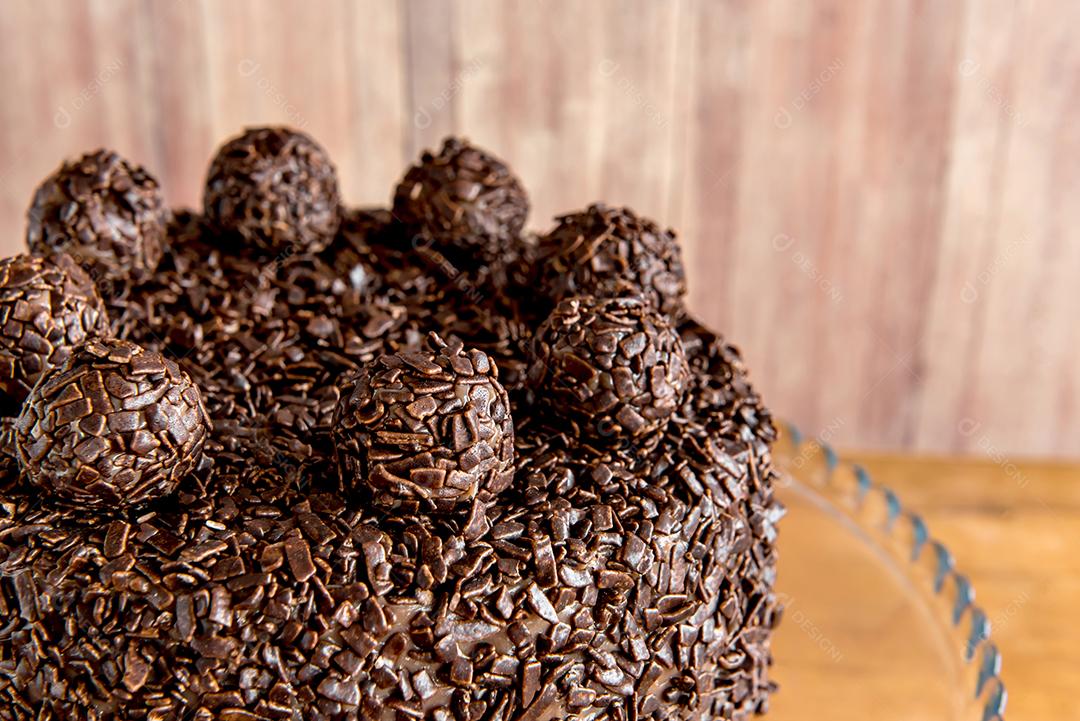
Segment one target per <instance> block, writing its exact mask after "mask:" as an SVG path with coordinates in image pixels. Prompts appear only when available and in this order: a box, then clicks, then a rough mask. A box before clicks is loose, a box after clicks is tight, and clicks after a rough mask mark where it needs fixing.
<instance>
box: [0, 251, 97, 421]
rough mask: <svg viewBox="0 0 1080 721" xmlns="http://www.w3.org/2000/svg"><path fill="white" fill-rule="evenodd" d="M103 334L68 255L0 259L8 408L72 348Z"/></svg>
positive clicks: (1, 354)
mask: <svg viewBox="0 0 1080 721" xmlns="http://www.w3.org/2000/svg"><path fill="white" fill-rule="evenodd" d="M108 333H109V318H108V315H107V314H106V311H105V304H104V303H103V302H102V300H101V296H100V295H98V292H97V289H96V288H95V287H94V282H93V281H92V280H91V279H90V276H88V275H87V274H86V272H85V271H83V269H82V268H80V267H79V266H78V265H76V263H75V261H73V260H72V259H71V257H70V256H68V255H67V254H64V253H58V254H56V255H53V256H50V257H48V258H36V257H34V256H30V255H17V256H15V257H13V258H5V259H3V260H0V392H2V394H3V395H4V396H5V397H6V399H7V400H8V401H9V402H10V403H12V404H14V405H16V406H17V405H19V404H21V403H22V402H23V401H24V400H25V399H26V396H27V395H28V394H29V393H30V389H31V388H33V387H34V384H35V383H37V381H38V378H40V377H41V374H42V373H44V372H45V371H46V370H48V369H49V368H52V367H53V366H57V365H60V364H61V363H63V362H64V361H65V360H67V358H68V356H70V355H71V350H72V348H74V347H75V346H77V345H79V344H81V343H83V342H85V341H86V339H87V338H89V337H91V336H99V335H108Z"/></svg>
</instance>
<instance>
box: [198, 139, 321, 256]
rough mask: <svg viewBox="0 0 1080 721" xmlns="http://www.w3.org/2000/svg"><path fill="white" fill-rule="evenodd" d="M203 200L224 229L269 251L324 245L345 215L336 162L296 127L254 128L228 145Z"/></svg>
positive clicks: (303, 249) (214, 164) (217, 158)
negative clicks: (342, 208) (342, 211)
mask: <svg viewBox="0 0 1080 721" xmlns="http://www.w3.org/2000/svg"><path fill="white" fill-rule="evenodd" d="M203 203H204V206H205V212H206V217H207V218H208V219H210V221H212V222H213V223H214V224H216V225H217V226H218V227H219V228H220V229H222V230H225V231H227V232H232V233H236V234H237V235H238V236H239V237H240V238H242V239H243V240H244V242H246V243H248V244H250V245H252V246H254V247H256V248H258V249H260V250H262V251H266V252H269V253H283V252H317V251H319V250H322V249H323V248H325V247H326V246H327V245H329V243H330V241H332V240H333V239H334V233H336V232H337V229H338V225H339V223H340V222H341V198H340V195H339V192H338V181H337V171H336V170H335V169H334V165H333V163H331V162H330V158H329V157H328V156H327V154H326V151H325V150H323V149H322V147H321V146H320V145H319V144H318V143H316V142H315V141H314V140H312V139H311V138H310V137H309V136H308V135H306V134H304V133H301V132H300V131H298V130H293V129H291V128H277V127H275V128H251V129H249V130H247V131H245V132H244V134H243V135H240V136H239V137H236V138H233V139H232V140H230V141H229V142H227V143H225V145H223V146H221V148H220V149H219V150H218V153H217V155H216V156H215V157H214V160H213V162H211V163H210V171H209V173H208V175H207V178H206V189H205V195H204V198H203Z"/></svg>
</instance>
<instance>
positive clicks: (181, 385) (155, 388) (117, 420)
mask: <svg viewBox="0 0 1080 721" xmlns="http://www.w3.org/2000/svg"><path fill="white" fill-rule="evenodd" d="M209 425H210V419H209V417H208V416H207V415H206V410H205V409H204V408H203V402H202V395H201V393H200V392H199V388H198V386H196V385H195V384H194V383H193V382H192V380H191V377H190V376H189V375H188V374H187V373H185V372H184V371H182V370H181V369H180V367H179V366H178V365H177V364H176V363H175V362H173V361H171V360H168V359H166V358H164V357H162V356H161V355H160V354H158V353H155V352H153V351H148V350H145V349H143V348H141V347H139V346H138V345H136V344H134V343H131V342H130V341H125V340H117V339H92V340H90V341H89V342H87V343H86V344H85V345H84V346H81V347H80V348H79V349H77V350H76V351H75V352H74V353H73V354H72V355H71V357H70V358H68V360H67V361H65V362H64V364H63V365H61V366H59V367H57V368H54V369H51V370H49V371H47V372H46V373H45V375H44V376H42V379H41V382H40V383H39V384H38V385H37V386H35V387H34V390H33V391H32V392H31V394H30V397H29V398H28V399H27V401H26V403H25V404H24V406H23V411H22V413H21V414H20V415H19V419H18V421H17V422H16V424H15V445H16V449H17V451H18V455H19V462H20V464H21V466H22V469H23V472H24V473H26V476H27V479H28V481H29V482H30V483H31V484H33V485H34V486H37V487H38V488H40V489H41V490H42V491H43V492H44V493H46V494H47V496H48V497H49V498H50V499H52V498H55V499H56V500H59V501H61V502H64V503H67V504H70V505H72V506H74V507H76V508H98V509H106V508H117V507H127V506H132V505H137V504H140V503H143V502H145V501H147V500H149V499H152V498H157V497H160V496H165V495H168V494H169V493H171V492H172V491H173V489H174V488H175V487H176V485H177V484H178V483H179V482H180V480H181V479H183V478H184V476H185V475H186V474H187V473H189V472H190V471H191V470H192V469H193V468H194V467H195V466H196V465H197V464H198V463H199V460H200V459H201V457H202V451H203V443H204V442H205V440H206V434H207V428H208V427H209Z"/></svg>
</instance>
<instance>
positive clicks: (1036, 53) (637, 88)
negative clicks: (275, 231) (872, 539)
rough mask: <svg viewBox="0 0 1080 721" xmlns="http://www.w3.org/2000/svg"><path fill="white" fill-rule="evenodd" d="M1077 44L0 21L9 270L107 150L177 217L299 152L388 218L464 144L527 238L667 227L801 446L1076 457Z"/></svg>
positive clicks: (833, 33) (177, 11)
mask: <svg viewBox="0 0 1080 721" xmlns="http://www.w3.org/2000/svg"><path fill="white" fill-rule="evenodd" d="M1077 28H1080V11H1078V9H1077V6H1076V5H1074V4H1058V3H1050V2H1048V1H1047V0H987V2H978V3H976V2H973V1H972V0H963V1H962V2H956V3H935V2H931V1H930V0H913V1H912V2H908V3H897V2H892V1H891V0H870V1H868V2H859V3H854V2H846V1H845V0H821V2H815V3H801V2H797V1H796V0H765V1H764V2H751V0H719V1H718V2H710V1H707V0H681V1H673V2H665V3H656V2H650V1H647V0H631V1H630V2H618V1H616V0H600V1H599V2H589V3H581V2H575V1H574V0H511V1H499V0H450V1H447V2H442V1H438V0H412V1H408V0H396V1H393V2H377V1H376V0H363V1H360V2H352V1H350V0H327V2H321V3H317V4H313V3H310V2H302V1H301V0H271V1H270V2H266V1H263V2H256V1H255V0H234V1H232V2H227V3H223V2H213V1H212V0H150V1H149V2H138V1H136V0H117V1H115V2H114V1H106V0H85V1H80V2H59V1H58V0H10V1H9V2H6V3H3V4H0V32H2V33H3V37H4V39H5V42H4V43H0V70H2V72H0V92H2V93H3V97H5V98H6V99H7V100H6V101H5V102H4V103H3V104H0V124H2V127H3V128H4V133H3V134H2V135H0V233H2V235H0V238H2V240H0V243H2V246H3V250H5V251H6V252H7V253H13V252H17V251H18V250H19V249H21V247H22V237H23V226H24V214H25V209H26V206H27V204H28V202H29V199H30V195H31V193H32V191H33V188H34V187H35V185H36V184H37V183H38V182H39V181H40V179H41V178H42V177H43V176H44V175H45V174H47V173H48V172H50V171H51V170H52V169H53V168H55V167H56V165H57V164H58V163H59V162H60V160H61V159H63V158H65V157H69V156H73V155H76V154H78V153H81V152H84V151H86V150H89V149H92V148H94V147H97V146H100V145H105V146H110V147H113V148H115V149H116V150H118V151H119V152H121V153H123V154H125V155H127V156H129V157H131V158H132V159H133V160H136V161H138V162H140V163H143V164H145V165H146V166H147V167H148V168H149V169H150V170H151V171H152V172H153V173H154V174H155V175H157V177H158V178H159V179H160V180H161V182H162V184H163V187H164V189H165V192H166V194H167V196H168V198H169V200H170V202H171V203H172V204H174V205H190V206H198V205H199V203H200V202H201V194H202V191H201V186H202V180H203V175H204V173H205V167H206V164H207V162H208V161H209V158H210V156H211V154H212V153H213V151H214V148H215V146H216V145H218V144H219V143H220V142H221V141H222V140H224V139H225V138H227V137H229V136H231V135H233V134H235V133H237V132H239V131H240V130H241V129H242V128H243V127H244V126H245V125H251V124H266V123H288V124H291V125H295V126H299V127H301V128H303V129H304V130H306V131H307V132H309V133H311V134H312V135H313V136H314V137H315V138H316V139H317V140H319V141H320V142H321V143H322V144H323V145H325V146H326V147H327V149H328V150H329V152H330V153H331V155H332V157H333V158H334V160H335V163H336V164H337V166H338V169H339V174H340V177H341V182H342V187H343V192H344V195H345V197H346V198H347V199H348V201H349V202H350V203H354V204H373V203H374V204H385V203H386V202H387V201H388V199H389V198H390V194H391V189H392V187H393V184H394V182H395V181H396V179H397V178H398V177H399V176H400V174H401V172H402V171H403V169H404V167H405V165H406V164H407V163H409V162H412V161H413V160H414V159H415V158H416V157H417V156H418V154H419V152H420V151H421V150H422V149H423V148H426V147H434V146H437V145H438V144H439V142H440V141H441V139H442V137H444V136H445V135H447V134H450V133H456V134H461V135H465V136H467V137H469V138H471V139H472V140H474V141H475V142H477V143H478V144H480V145H482V146H484V147H487V148H489V149H490V150H492V151H494V152H495V153H497V154H499V155H501V156H502V157H504V158H505V159H507V160H508V161H509V162H510V163H511V165H512V166H513V167H514V168H515V170H516V171H517V172H518V174H519V175H520V176H521V177H522V178H523V180H524V181H525V183H526V185H527V186H528V187H529V189H530V192H531V197H532V204H533V212H532V216H531V219H530V225H531V226H532V227H533V228H535V229H538V230H544V229H546V228H548V227H550V224H551V219H552V217H553V216H554V215H555V214H557V213H560V212H565V211H568V210H573V209H576V208H580V207H582V206H584V205H586V204H587V203H589V202H592V201H595V200H605V201H608V202H612V203H620V204H627V205H631V206H633V207H635V208H636V209H637V210H638V211H640V212H641V213H643V214H645V215H648V216H651V217H653V218H655V219H656V220H657V221H658V222H660V223H663V224H669V225H673V226H674V227H675V228H676V229H677V230H678V231H679V232H680V237H681V239H682V243H683V248H684V255H685V258H686V264H687V268H688V272H689V275H690V287H691V294H690V304H691V307H692V308H693V309H694V311H695V312H696V313H697V314H698V315H700V316H702V317H703V318H704V319H705V320H707V321H708V322H709V323H711V324H713V325H715V326H717V327H718V328H719V329H721V330H722V331H723V332H725V334H727V335H728V336H729V337H730V338H731V339H732V340H734V341H735V342H737V343H738V344H739V345H741V346H742V347H743V350H744V354H745V356H746V358H747V360H748V363H749V364H750V366H751V368H752V370H753V376H754V380H755V382H756V383H757V384H758V385H759V387H760V388H761V389H762V390H763V392H764V393H765V395H766V398H767V400H768V401H769V402H770V403H771V404H772V405H773V406H774V407H775V408H776V409H777V411H778V413H780V414H781V415H784V416H787V417H790V418H793V419H795V420H796V421H797V422H798V423H799V424H801V425H802V426H804V427H805V428H807V429H809V430H810V431H811V432H815V431H824V432H825V433H826V434H827V435H828V436H829V438H830V440H832V441H833V442H835V443H838V444H840V445H848V446H863V447H873V448H892V449H918V450H930V451H969V452H975V453H982V454H986V455H990V456H991V457H996V458H998V459H1008V458H1011V457H1013V456H1017V455H1026V454H1035V453H1037V454H1063V455H1071V456H1074V457H1080V441H1077V440H1076V439H1077V438H1080V324H1078V323H1077V322H1076V321H1075V316H1076V311H1077V309H1078V307H1080V306H1078V302H1077V294H1076V290H1075V288H1076V286H1077V284H1078V282H1080V243H1077V242H1075V234H1076V232H1075V230H1074V229H1075V228H1076V227H1078V226H1080V206H1077V204H1076V202H1075V198H1076V197H1077V195H1078V193H1077V191H1078V186H1080V170H1078V169H1080V162H1078V161H1080V137H1078V135H1080V124H1077V123H1076V122H1075V120H1074V119H1075V117H1076V115H1077V113H1078V111H1080V81H1078V78H1080V50H1077V48H1080V43H1078V42H1077V40H1078V32H1080V31H1078V30H1077ZM1002 462H1004V461H1002Z"/></svg>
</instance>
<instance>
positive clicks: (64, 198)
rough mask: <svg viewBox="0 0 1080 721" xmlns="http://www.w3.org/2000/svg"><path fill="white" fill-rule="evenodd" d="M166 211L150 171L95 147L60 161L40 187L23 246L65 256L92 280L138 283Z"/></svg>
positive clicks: (147, 271)
mask: <svg viewBox="0 0 1080 721" xmlns="http://www.w3.org/2000/svg"><path fill="white" fill-rule="evenodd" d="M168 217H169V213H168V209H167V208H166V207H165V201H164V200H163V199H162V195H161V189H160V188H159V187H158V183H157V181H156V180H154V178H153V177H152V176H151V175H150V174H149V173H147V172H146V171H145V170H144V169H143V168H142V167H141V166H138V165H135V164H134V163H129V162H128V161H127V160H124V159H123V158H121V157H120V156H119V155H117V154H116V153H114V152H112V151H111V150H98V151H96V152H93V153H90V154H88V155H84V156H82V157H81V158H79V159H78V160H75V161H71V162H67V163H64V164H63V165H61V166H60V168H59V170H57V171H56V172H54V173H53V174H52V175H50V176H49V177H48V178H46V179H45V182H43V183H42V184H41V185H40V186H39V187H38V189H37V192H36V193H35V194H34V201H33V203H32V204H31V206H30V211H29V213H28V223H27V227H26V244H27V246H28V247H29V248H30V252H31V253H33V254H34V255H49V254H50V253H54V252H66V253H69V254H71V255H72V256H73V257H74V258H75V259H76V260H77V261H78V262H79V263H82V264H86V265H87V266H88V267H89V268H90V270H91V272H92V274H93V275H94V277H95V280H98V281H101V280H103V279H107V280H110V281H116V282H120V283H126V282H128V281H132V280H134V281H142V280H146V279H147V278H149V277H150V276H151V275H152V274H153V273H154V270H155V269H156V268H157V266H158V263H159V262H160V261H161V256H162V253H163V252H164V251H163V247H164V243H165V227H166V224H167V222H168Z"/></svg>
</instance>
